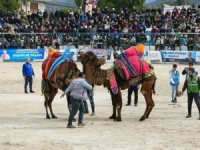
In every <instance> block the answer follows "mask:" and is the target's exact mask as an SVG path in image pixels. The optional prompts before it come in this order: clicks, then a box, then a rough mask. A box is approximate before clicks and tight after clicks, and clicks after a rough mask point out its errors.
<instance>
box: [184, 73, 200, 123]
mask: <svg viewBox="0 0 200 150" xmlns="http://www.w3.org/2000/svg"><path fill="white" fill-rule="evenodd" d="M185 89H187V95H188V115H187V116H186V118H191V117H192V102H193V99H194V100H195V103H196V105H197V108H198V110H199V120H200V101H199V89H200V79H199V77H198V76H197V74H196V73H195V71H194V70H190V71H189V76H188V78H187V79H186V80H185V83H184V86H183V89H182V94H183V92H184V91H185Z"/></svg>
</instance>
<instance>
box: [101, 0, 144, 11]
mask: <svg viewBox="0 0 200 150" xmlns="http://www.w3.org/2000/svg"><path fill="white" fill-rule="evenodd" d="M144 2H145V0H109V1H108V0H99V4H98V5H99V7H106V6H107V7H109V8H111V7H115V8H116V9H120V8H122V7H127V8H129V9H132V8H134V7H135V8H137V9H141V8H142V7H143V5H144Z"/></svg>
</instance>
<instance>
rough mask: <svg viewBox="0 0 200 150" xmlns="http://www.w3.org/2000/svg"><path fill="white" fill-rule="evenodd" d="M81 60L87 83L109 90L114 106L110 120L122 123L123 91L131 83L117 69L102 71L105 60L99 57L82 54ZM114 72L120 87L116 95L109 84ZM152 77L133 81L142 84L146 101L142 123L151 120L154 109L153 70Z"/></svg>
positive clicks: (92, 54) (142, 91)
mask: <svg viewBox="0 0 200 150" xmlns="http://www.w3.org/2000/svg"><path fill="white" fill-rule="evenodd" d="M79 59H80V61H81V63H82V65H83V72H84V74H85V78H86V80H87V82H88V83H89V84H91V85H98V86H101V85H104V87H106V88H108V90H109V91H110V94H111V99H112V105H113V113H112V115H111V116H110V117H109V118H110V119H114V121H122V117H121V110H122V94H121V90H124V89H127V88H128V87H129V86H130V82H129V81H126V80H122V79H121V78H120V75H119V73H118V72H117V69H116V67H114V66H113V67H112V68H110V69H108V70H103V69H101V66H102V65H103V64H104V63H105V59H104V58H97V56H96V55H95V54H94V53H93V52H91V51H88V52H85V53H84V52H80V53H79ZM152 69H153V68H152ZM111 72H113V73H114V75H115V77H116V82H117V85H118V87H119V90H118V92H117V93H116V94H114V93H113V92H112V90H111V86H110V84H109V82H108V80H109V76H110V75H109V74H110V73H111ZM151 73H152V74H151V75H150V76H148V77H147V78H144V77H143V76H139V77H137V78H136V79H133V80H132V83H133V82H135V83H136V82H137V83H138V84H141V85H142V86H141V93H142V94H143V96H144V98H145V101H146V110H145V112H144V114H143V115H142V116H141V118H140V121H143V120H145V119H147V118H149V115H150V113H151V111H152V109H153V107H154V101H153V98H152V94H153V93H154V92H155V90H154V88H155V81H156V77H155V73H154V72H153V71H152V70H151Z"/></svg>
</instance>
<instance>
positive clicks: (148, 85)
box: [140, 81, 154, 121]
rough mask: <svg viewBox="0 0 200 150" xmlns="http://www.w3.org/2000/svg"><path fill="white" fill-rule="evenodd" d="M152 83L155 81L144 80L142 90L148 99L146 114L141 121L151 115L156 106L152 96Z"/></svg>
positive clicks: (146, 99)
mask: <svg viewBox="0 0 200 150" xmlns="http://www.w3.org/2000/svg"><path fill="white" fill-rule="evenodd" d="M152 83H153V81H144V82H143V83H142V87H141V92H142V94H143V96H144V98H145V101H146V110H145V112H144V115H143V116H142V117H141V118H140V121H143V120H145V119H146V118H148V117H149V114H150V112H151V110H152V109H153V106H154V102H153V99H152V97H151V96H152Z"/></svg>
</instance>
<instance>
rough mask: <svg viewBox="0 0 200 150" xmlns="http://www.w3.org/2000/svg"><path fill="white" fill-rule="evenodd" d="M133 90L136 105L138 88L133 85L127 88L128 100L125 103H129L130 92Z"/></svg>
mask: <svg viewBox="0 0 200 150" xmlns="http://www.w3.org/2000/svg"><path fill="white" fill-rule="evenodd" d="M133 92H134V95H135V98H134V104H135V105H137V103H138V88H137V87H135V86H131V87H129V88H128V102H127V104H129V105H130V104H131V96H132V93H133Z"/></svg>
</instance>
